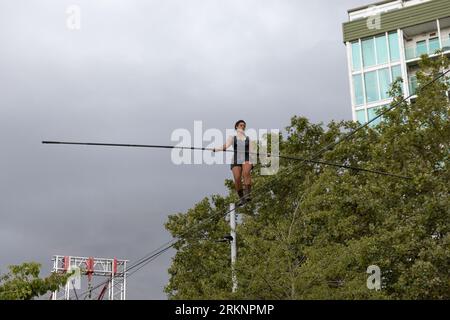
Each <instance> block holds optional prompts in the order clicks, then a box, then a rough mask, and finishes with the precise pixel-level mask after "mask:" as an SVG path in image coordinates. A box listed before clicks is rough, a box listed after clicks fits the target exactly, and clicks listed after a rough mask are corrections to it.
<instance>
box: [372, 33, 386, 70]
mask: <svg viewBox="0 0 450 320" xmlns="http://www.w3.org/2000/svg"><path fill="white" fill-rule="evenodd" d="M375 43H376V47H377V63H378V64H385V63H387V62H388V48H387V42H386V36H385V35H382V36H378V37H376V38H375Z"/></svg>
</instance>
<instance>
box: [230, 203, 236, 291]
mask: <svg viewBox="0 0 450 320" xmlns="http://www.w3.org/2000/svg"><path fill="white" fill-rule="evenodd" d="M230 227H231V234H230V235H231V237H232V238H233V240H231V279H232V282H233V288H232V292H233V293H235V292H236V290H237V287H238V284H237V278H236V271H235V270H234V266H235V264H236V259H237V241H236V212H235V205H234V203H232V204H230Z"/></svg>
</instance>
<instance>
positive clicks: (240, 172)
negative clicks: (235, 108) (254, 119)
mask: <svg viewBox="0 0 450 320" xmlns="http://www.w3.org/2000/svg"><path fill="white" fill-rule="evenodd" d="M246 125H247V124H246V123H245V121H244V120H239V121H238V122H236V124H235V125H234V129H235V130H236V134H235V135H234V136H229V137H228V138H227V142H226V143H225V144H224V145H223V146H222V147H220V148H214V152H217V151H224V150H227V149H228V148H229V147H230V146H231V145H233V150H234V153H233V162H232V164H231V171H232V172H233V177H234V186H235V188H236V192H237V194H238V195H239V203H238V205H243V204H245V203H246V202H248V201H250V200H251V198H250V193H251V188H252V177H251V174H250V173H251V171H252V169H253V164H252V163H251V161H250V154H252V151H251V149H252V146H251V141H250V138H249V137H248V136H246V135H245V128H246ZM242 176H243V177H244V189H242V182H241V180H242Z"/></svg>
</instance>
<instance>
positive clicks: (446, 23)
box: [343, 0, 450, 123]
mask: <svg viewBox="0 0 450 320" xmlns="http://www.w3.org/2000/svg"><path fill="white" fill-rule="evenodd" d="M348 16H349V21H348V22H345V23H344V25H343V33H344V42H345V45H346V48H347V57H348V74H349V79H350V88H351V97H352V99H351V100H352V112H353V120H354V121H359V122H361V123H365V122H367V121H370V120H371V119H373V118H374V117H375V116H376V113H375V111H376V110H377V109H379V108H380V107H381V106H384V105H388V104H389V103H390V102H391V101H392V99H391V98H389V95H388V93H387V92H388V90H389V88H390V85H391V84H392V82H393V81H394V80H395V79H396V78H397V77H402V78H403V80H404V82H403V93H404V95H405V97H408V96H410V95H411V94H414V93H415V90H416V88H417V79H416V76H415V74H416V72H417V70H418V61H419V60H420V56H421V55H422V54H428V55H430V56H435V55H436V51H437V50H442V51H443V54H448V55H450V0H390V1H381V2H377V3H374V4H370V5H367V6H363V7H360V8H355V9H351V10H349V11H348Z"/></svg>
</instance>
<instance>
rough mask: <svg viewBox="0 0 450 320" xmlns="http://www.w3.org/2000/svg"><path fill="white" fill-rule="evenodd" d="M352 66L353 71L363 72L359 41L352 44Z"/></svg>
mask: <svg viewBox="0 0 450 320" xmlns="http://www.w3.org/2000/svg"><path fill="white" fill-rule="evenodd" d="M352 65H353V71H359V70H361V46H360V45H359V41H356V42H353V43H352Z"/></svg>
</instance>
